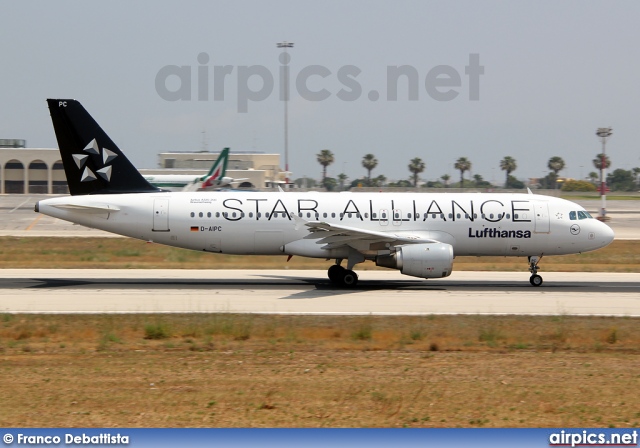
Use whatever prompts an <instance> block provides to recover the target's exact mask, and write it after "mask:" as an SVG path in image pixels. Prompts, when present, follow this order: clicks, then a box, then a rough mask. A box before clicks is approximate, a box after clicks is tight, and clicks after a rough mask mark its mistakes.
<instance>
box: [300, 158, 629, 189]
mask: <svg viewBox="0 0 640 448" xmlns="http://www.w3.org/2000/svg"><path fill="white" fill-rule="evenodd" d="M316 157H317V161H318V163H319V164H320V165H321V167H322V178H321V181H320V185H321V186H322V187H324V188H325V189H326V190H327V191H336V190H338V191H342V190H347V189H349V188H353V187H385V186H388V187H405V188H411V187H413V188H418V187H420V186H424V187H427V188H450V187H451V188H483V189H489V188H493V187H494V185H492V184H491V183H490V182H488V181H486V180H484V179H483V178H482V176H481V175H480V174H475V175H473V177H472V179H468V180H466V181H465V173H466V172H467V171H469V172H470V171H471V168H472V163H471V161H470V160H469V159H468V158H467V157H460V158H458V159H457V160H456V161H455V163H454V165H453V166H454V168H455V169H456V170H458V171H459V172H460V182H458V183H450V180H451V176H450V175H449V174H443V175H442V176H440V177H439V178H438V180H435V181H427V182H425V183H423V184H422V185H421V184H420V174H422V173H423V172H424V171H425V170H426V168H427V165H426V163H425V162H424V161H423V160H422V159H421V158H420V157H414V158H413V159H411V160H410V161H409V164H408V165H407V168H408V170H409V172H410V176H409V177H408V179H406V180H405V179H403V180H399V181H397V182H387V178H386V177H385V176H384V175H378V176H376V177H373V176H372V172H373V171H374V170H375V169H376V167H377V166H378V159H377V158H376V157H375V156H374V155H373V154H366V155H365V156H363V158H362V167H363V168H364V169H365V170H366V176H365V177H362V178H358V179H354V180H352V181H351V182H348V181H349V176H347V174H345V173H340V174H338V175H337V176H336V178H333V177H329V176H327V168H328V167H329V166H330V165H331V164H333V162H334V161H335V156H334V154H333V152H331V150H329V149H323V150H321V151H320V152H319V153H318V154H317V155H316ZM593 165H594V167H595V168H596V169H597V170H600V169H601V167H602V166H604V167H605V168H608V167H609V166H610V165H611V160H610V159H609V156H604V155H603V154H597V155H596V156H595V158H594V159H593ZM499 167H500V169H501V170H502V171H504V173H505V181H504V188H506V189H523V188H525V184H524V182H522V181H520V180H518V179H516V178H515V177H514V176H513V175H512V174H511V173H513V172H514V171H516V169H517V168H518V164H517V162H516V160H515V159H514V158H513V157H511V156H505V157H504V158H503V159H502V160H500V163H499ZM547 168H548V169H549V173H548V174H547V175H546V176H544V177H543V178H541V179H539V180H538V185H537V186H536V187H539V188H544V189H554V190H555V189H559V188H561V189H562V190H563V191H594V190H596V189H598V185H599V184H600V182H601V179H599V174H598V173H597V172H595V171H592V172H590V173H589V175H588V178H589V180H588V181H586V180H582V179H581V180H570V181H566V182H561V181H562V180H563V179H562V178H560V175H559V174H560V172H561V171H562V170H564V169H565V168H566V164H565V162H564V160H563V159H562V157H559V156H553V157H551V158H550V159H549V161H548V162H547ZM606 180H607V186H608V188H609V189H611V190H612V191H635V190H638V189H640V168H633V169H631V170H624V169H616V170H614V171H613V172H612V173H609V174H608V175H607V179H606ZM295 183H296V185H298V186H300V187H308V188H313V187H316V186H317V184H316V182H315V180H313V179H306V178H304V179H297V180H296V181H295Z"/></svg>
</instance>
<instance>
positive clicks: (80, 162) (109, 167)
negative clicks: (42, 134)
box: [47, 99, 162, 196]
mask: <svg viewBox="0 0 640 448" xmlns="http://www.w3.org/2000/svg"><path fill="white" fill-rule="evenodd" d="M47 103H48V105H49V111H50V113H51V120H52V121H53V129H54V130H55V133H56V138H57V139H58V147H59V148H60V155H61V156H62V164H63V165H64V172H65V174H66V176H67V183H68V185H69V192H70V193H71V194H72V195H74V196H75V195H84V194H118V193H150V192H157V191H162V190H160V189H158V188H156V187H153V186H151V185H150V184H149V182H147V181H146V180H145V179H144V178H143V177H142V175H141V174H140V172H139V171H138V170H137V169H136V168H135V167H134V166H133V165H132V164H131V162H129V160H128V159H127V158H126V157H125V155H124V154H123V153H122V151H120V148H118V147H117V146H116V144H115V143H114V142H113V141H112V140H111V139H110V138H109V136H108V135H107V134H106V133H105V132H104V131H103V130H102V128H101V127H100V126H99V125H98V123H96V121H95V120H94V119H93V118H92V117H91V115H89V113H88V112H87V111H86V110H85V108H84V107H82V105H81V104H80V103H79V102H78V101H76V100H66V99H48V100H47Z"/></svg>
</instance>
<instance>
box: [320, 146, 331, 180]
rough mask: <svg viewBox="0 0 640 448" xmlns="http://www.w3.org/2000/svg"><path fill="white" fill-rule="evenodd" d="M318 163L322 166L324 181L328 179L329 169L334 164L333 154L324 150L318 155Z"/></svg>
mask: <svg viewBox="0 0 640 448" xmlns="http://www.w3.org/2000/svg"><path fill="white" fill-rule="evenodd" d="M316 157H317V158H318V159H317V160H318V163H319V164H320V165H322V180H324V179H325V178H326V177H327V167H328V166H329V165H331V164H332V163H333V153H332V152H331V151H330V150H328V149H323V150H322V151H320V153H319V154H316Z"/></svg>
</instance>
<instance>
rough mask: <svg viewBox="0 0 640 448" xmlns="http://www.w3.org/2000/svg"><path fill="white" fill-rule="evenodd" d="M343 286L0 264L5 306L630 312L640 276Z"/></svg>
mask: <svg viewBox="0 0 640 448" xmlns="http://www.w3.org/2000/svg"><path fill="white" fill-rule="evenodd" d="M359 275H360V283H359V284H358V287H357V288H355V289H352V290H345V289H339V288H336V287H334V286H333V285H332V284H331V283H330V282H329V281H328V279H327V278H326V272H325V271H295V270H250V271H249V270H247V271H241V270H161V269H160V270H53V269H52V270H17V269H5V270H0V304H1V310H2V312H6V313H209V312H228V313H236V312H237V313H277V314H344V315H362V314H376V315H424V314H522V315H606V316H640V274H618V273H560V272H548V273H544V280H545V283H544V285H543V286H542V287H539V288H534V287H532V286H531V285H529V282H528V273H527V272H521V273H518V272H454V273H453V274H452V275H451V277H448V278H446V279H438V280H420V279H413V278H412V277H407V276H404V275H401V274H399V273H398V272H394V271H389V272H386V271H362V272H360V273H359Z"/></svg>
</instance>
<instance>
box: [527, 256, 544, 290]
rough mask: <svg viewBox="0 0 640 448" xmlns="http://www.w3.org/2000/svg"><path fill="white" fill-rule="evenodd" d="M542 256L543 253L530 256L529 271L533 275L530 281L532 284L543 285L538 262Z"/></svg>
mask: <svg viewBox="0 0 640 448" xmlns="http://www.w3.org/2000/svg"><path fill="white" fill-rule="evenodd" d="M541 258H542V255H540V256H539V257H538V256H531V257H529V272H531V277H530V278H529V283H531V285H532V286H540V285H542V277H541V276H539V275H538V262H539V261H540V259H541Z"/></svg>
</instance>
